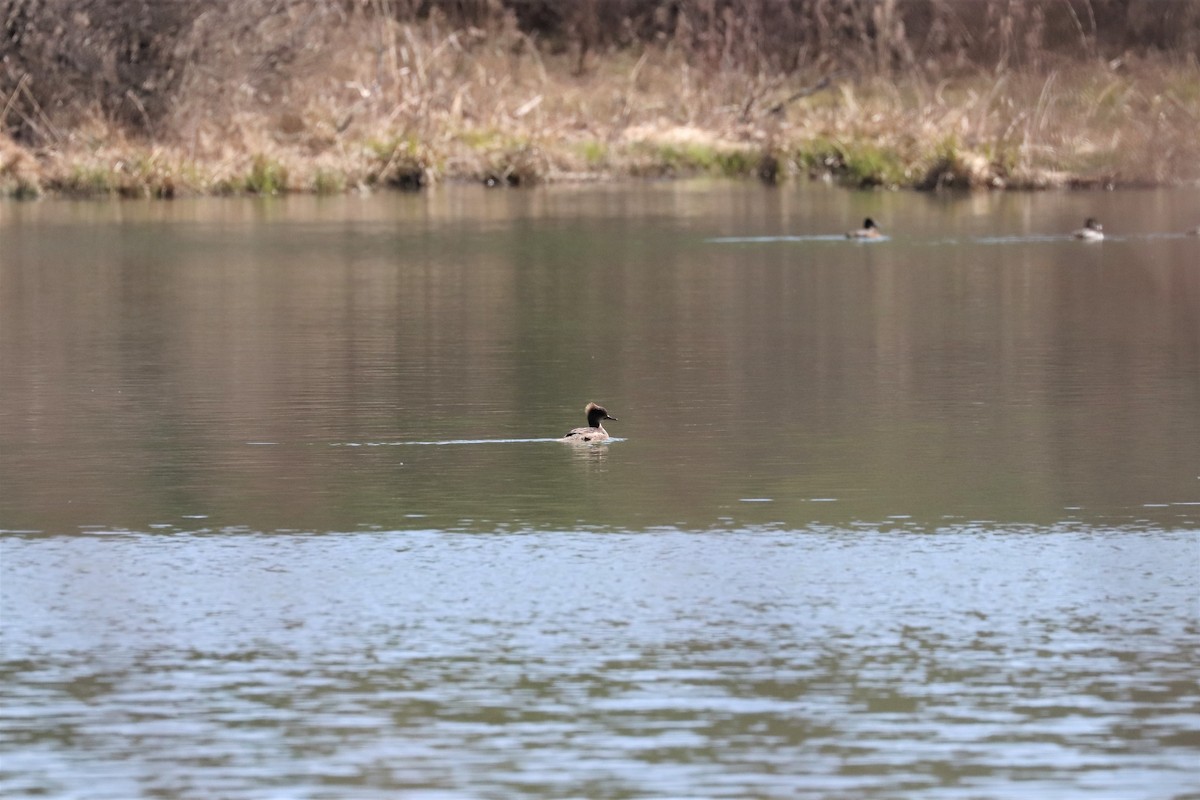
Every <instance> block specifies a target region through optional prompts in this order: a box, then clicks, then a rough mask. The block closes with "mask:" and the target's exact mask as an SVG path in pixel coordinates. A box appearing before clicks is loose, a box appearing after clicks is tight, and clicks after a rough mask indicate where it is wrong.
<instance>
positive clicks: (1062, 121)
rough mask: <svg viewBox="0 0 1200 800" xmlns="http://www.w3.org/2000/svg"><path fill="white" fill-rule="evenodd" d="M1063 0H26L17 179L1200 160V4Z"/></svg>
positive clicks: (956, 180) (1063, 171)
mask: <svg viewBox="0 0 1200 800" xmlns="http://www.w3.org/2000/svg"><path fill="white" fill-rule="evenodd" d="M963 5H970V6H972V7H974V9H975V11H976V13H974V14H971V15H965V14H962V13H960V10H961V8H962V6H963ZM1043 6H1044V4H1037V3H1021V2H1009V0H986V2H979V3H971V4H957V3H950V2H947V0H909V2H905V3H895V2H891V1H890V0H881V1H880V2H866V1H865V0H810V1H809V2H802V1H801V0H793V2H776V3H769V2H767V0H758V2H746V3H743V4H740V5H737V6H736V7H737V9H738V13H734V12H733V9H734V8H735V4H733V3H731V2H718V1H717V0H710V1H709V2H700V0H693V1H692V2H677V3H665V2H663V3H657V2H650V1H649V0H611V2H599V0H596V1H595V2H586V1H585V0H581V2H579V3H576V4H555V3H549V2H546V3H539V2H534V0H525V2H523V3H518V2H513V3H511V4H505V3H502V2H500V0H475V2H467V0H460V1H459V2H456V3H451V2H442V3H436V2H424V3H418V2H416V0H411V2H401V1H400V0H239V1H238V2H234V0H213V2H211V3H206V4H188V3H166V2H155V1H154V0H15V6H14V7H13V9H12V10H10V11H9V12H8V17H7V18H6V19H2V20H0V22H3V23H4V24H5V25H6V28H5V30H6V31H7V32H8V33H7V35H8V37H9V43H10V45H11V44H13V43H14V42H15V44H16V47H15V49H14V48H12V47H10V48H9V50H10V51H11V52H10V53H9V54H8V55H6V56H5V57H4V59H3V62H2V66H3V72H2V73H0V78H2V82H0V112H2V115H0V192H2V193H5V194H9V195H18V196H29V195H33V194H37V193H39V192H56V193H69V194H85V195H97V194H101V195H104V194H111V195H120V196H156V197H172V196H177V195H179V194H192V193H229V192H254V193H275V192H291V191H302V192H340V191H347V190H353V189H356V188H374V187H397V188H403V189H414V188H419V187H421V186H424V185H427V184H429V183H431V182H434V181H438V180H447V179H468V180H478V181H483V182H487V183H489V184H498V185H524V184H528V183H531V182H536V181H540V180H559V179H582V178H598V177H607V176H624V175H648V174H649V175H680V174H695V173H708V174H719V175H730V176H751V175H756V176H759V177H764V178H767V179H771V180H779V179H784V178H786V177H787V176H788V175H796V174H804V175H819V176H820V175H830V176H832V177H834V178H837V179H840V180H844V181H846V182H848V183H850V184H853V185H883V186H913V187H924V188H936V187H942V186H993V187H1001V186H1007V187H1037V186H1053V185H1092V184H1127V183H1166V182H1178V181H1195V180H1197V179H1200V144H1198V141H1197V140H1198V138H1200V137H1196V136H1195V135H1194V133H1193V132H1194V131H1195V130H1197V129H1200V119H1198V117H1200V67H1198V66H1197V59H1196V57H1195V49H1196V47H1197V41H1193V39H1197V40H1200V34H1198V33H1196V31H1197V29H1200V2H1166V3H1151V4H1148V3H1147V2H1144V1H1143V2H1139V1H1138V0H1091V2H1088V1H1087V0H1071V2H1064V3H1062V4H1060V5H1058V6H1053V7H1052V8H1054V9H1057V10H1058V13H1057V16H1055V15H1052V14H1050V13H1048V11H1047V8H1050V7H1043ZM68 7H69V11H68ZM564 8H565V9H567V10H566V11H563V10H562V9H564ZM556 9H557V10H556ZM1118 11H1120V12H1122V14H1118V13H1117V12H1118ZM118 12H119V13H118ZM1167 12H1170V13H1167ZM539 14H540V15H541V16H540V17H539ZM1139 14H1140V15H1141V16H1137V15H1139ZM51 18H54V19H56V20H60V21H59V22H57V23H56V24H57V25H58V31H57V33H55V29H54V26H51V25H48V24H47V20H49V19H51ZM1106 19H1112V20H1117V21H1118V22H1120V25H1117V24H1116V23H1115V22H1114V23H1111V24H1110V23H1106V22H1105V20H1106ZM61 20H66V22H62V21H61ZM1138 20H1141V21H1140V22H1139V21H1138ZM1181 22H1183V23H1187V22H1192V23H1197V25H1193V26H1192V27H1188V25H1186V24H1180V23H1181ZM1106 25H1107V26H1108V27H1106ZM1139 25H1140V26H1141V27H1138V26H1139ZM1118 29H1119V36H1118V33H1117V32H1114V31H1118ZM14 31H17V32H18V33H19V36H18V35H15V34H14V33H13V32H14ZM918 31H919V32H920V33H919V35H918ZM1139 31H1140V33H1138V32H1139ZM1135 34H1137V35H1138V36H1140V37H1141V38H1140V39H1139V40H1138V41H1137V42H1136V43H1134V44H1131V40H1130V37H1131V36H1134V35H1135ZM789 36H790V37H791V38H790V39H789ZM789 41H790V42H791V46H789V45H788V42H789ZM1052 44H1053V45H1054V46H1051V45H1052ZM1135 44H1136V46H1135ZM1118 50H1119V52H1118ZM1114 52H1118V54H1116V55H1114V54H1113V53H1114Z"/></svg>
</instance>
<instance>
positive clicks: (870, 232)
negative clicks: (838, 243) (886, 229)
mask: <svg viewBox="0 0 1200 800" xmlns="http://www.w3.org/2000/svg"><path fill="white" fill-rule="evenodd" d="M846 238H847V239H881V238H883V231H881V230H879V226H878V225H876V224H875V220H873V219H871V218H870V217H867V218H866V219H864V220H863V226H862V227H861V228H859V229H858V230H856V231H847V232H846Z"/></svg>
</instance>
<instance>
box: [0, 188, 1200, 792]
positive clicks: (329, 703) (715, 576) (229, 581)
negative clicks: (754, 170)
mask: <svg viewBox="0 0 1200 800" xmlns="http://www.w3.org/2000/svg"><path fill="white" fill-rule="evenodd" d="M868 215H869V216H872V217H874V218H875V219H877V220H879V221H880V223H881V225H882V226H883V227H884V229H885V230H886V231H888V232H889V233H891V238H889V239H888V240H886V241H882V242H878V243H871V244H857V243H850V242H846V241H843V240H839V239H838V238H836V234H838V233H840V232H841V231H844V230H845V229H847V228H849V227H857V224H858V223H859V222H861V219H862V218H863V217H864V216H868ZM1088 215H1095V216H1098V217H1099V218H1100V219H1101V220H1102V221H1103V222H1104V223H1105V227H1106V229H1107V231H1108V232H1109V239H1108V240H1106V241H1105V242H1103V243H1099V244H1084V243H1078V242H1074V241H1071V240H1069V239H1068V238H1067V237H1065V236H1063V235H1062V234H1063V233H1065V232H1067V231H1070V230H1071V229H1073V228H1076V227H1079V225H1080V223H1081V222H1082V220H1083V218H1084V217H1085V216H1088ZM1198 223H1200V191H1154V192H1118V193H1105V194H1099V193H1079V194H1064V193H1047V194H1028V195H1006V196H1002V195H979V196H970V197H965V196H960V197H932V196H923V195H914V194H899V193H896V194H889V193H867V194H857V193H851V192H844V191H840V190H825V189H813V188H807V187H801V188H788V189H783V190H767V189H763V188H760V187H757V186H739V185H730V184H715V185H714V184H664V185H647V186H637V187H587V188H550V189H542V190H533V191H498V192H487V191H485V190H482V189H476V188H467V187H444V188H440V189H437V190H436V191H433V192H430V193H426V194H421V195H393V196H381V197H374V198H334V199H325V200H317V199H308V198H300V199H289V200H286V201H282V200H278V201H249V200H198V201H181V202H173V203H156V204H140V203H102V204H97V203H53V202H43V203H36V204H16V205H14V204H0V615H2V616H0V622H2V628H0V636H2V639H0V795H3V796H4V797H34V796H38V797H44V796H49V797H69V798H114V800H115V799H116V798H131V797H156V798H193V797H195V798H200V797H203V798H213V797H221V798H239V799H240V798H247V799H249V798H262V797H271V798H346V797H355V798H372V800H373V799H374V798H393V797H404V798H460V797H481V798H501V797H503V798H509V797H512V798H516V797H538V798H559V797H584V798H625V797H656V798H665V797H805V798H846V800H849V799H850V798H909V797H923V798H955V799H956V800H957V799H960V798H961V799H964V800H965V799H966V798H1025V797H1036V798H1076V797H1089V798H1094V797H1100V798H1113V799H1114V800H1118V799H1119V800H1126V799H1127V798H1200V788H1198V787H1200V238H1196V237H1190V238H1189V237H1185V236H1182V235H1178V234H1179V233H1180V232H1181V231H1183V230H1186V229H1187V228H1190V227H1194V226H1195V225H1196V224H1198ZM588 400H597V401H600V402H603V403H604V404H605V405H606V406H607V407H608V408H609V410H610V411H611V412H612V413H613V415H614V416H617V417H619V418H620V421H619V422H614V423H611V424H610V425H609V430H610V431H611V432H612V433H613V434H614V435H615V436H617V437H618V440H617V441H614V442H613V443H611V444H609V445H607V446H601V447H593V448H588V447H584V448H572V447H569V446H566V445H563V444H560V443H558V442H555V441H552V440H553V438H554V437H556V436H559V435H561V434H562V433H564V432H565V431H566V430H567V429H569V428H571V427H574V426H577V425H581V424H583V414H582V409H583V406H584V404H585V403H586V402H587V401H588Z"/></svg>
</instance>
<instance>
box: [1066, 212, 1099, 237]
mask: <svg viewBox="0 0 1200 800" xmlns="http://www.w3.org/2000/svg"><path fill="white" fill-rule="evenodd" d="M1071 236H1072V237H1074V238H1076V239H1079V240H1081V241H1084V242H1099V241H1103V239H1104V226H1103V225H1101V224H1100V222H1099V221H1098V220H1097V219H1096V218H1095V217H1088V218H1087V220H1086V221H1084V223H1083V227H1082V228H1080V229H1079V230H1077V231H1075V232H1074V233H1072V234H1071Z"/></svg>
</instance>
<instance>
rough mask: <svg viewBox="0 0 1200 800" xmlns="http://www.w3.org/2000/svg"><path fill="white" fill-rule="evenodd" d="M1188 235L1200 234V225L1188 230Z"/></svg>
mask: <svg viewBox="0 0 1200 800" xmlns="http://www.w3.org/2000/svg"><path fill="white" fill-rule="evenodd" d="M1188 236H1200V225H1197V226H1196V227H1194V228H1192V229H1191V230H1190V231H1188Z"/></svg>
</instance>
